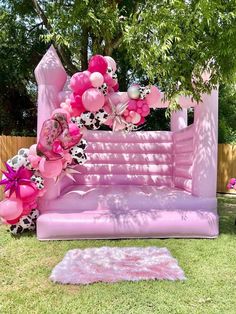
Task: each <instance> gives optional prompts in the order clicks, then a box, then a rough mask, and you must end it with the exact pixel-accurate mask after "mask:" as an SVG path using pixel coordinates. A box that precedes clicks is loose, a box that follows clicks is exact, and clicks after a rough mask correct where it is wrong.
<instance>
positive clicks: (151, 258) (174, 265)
mask: <svg viewBox="0 0 236 314" xmlns="http://www.w3.org/2000/svg"><path fill="white" fill-rule="evenodd" d="M50 279H51V280H52V281H53V282H59V283H63V284H90V283H94V282H118V281H123V280H128V281H138V280H150V279H152V280H153V279H158V280H164V279H166V280H185V279H186V278H185V276H184V272H183V270H182V269H181V268H180V267H179V266H178V262H177V260H176V259H174V258H173V257H172V256H171V254H170V252H169V251H168V250H167V249H166V248H157V247H143V248H142V247H123V248H118V247H101V248H90V249H85V250H80V249H75V250H70V251H68V252H67V253H66V255H65V257H64V258H63V260H62V261H61V262H60V263H59V264H57V265H56V267H55V268H54V269H53V271H52V274H51V276H50Z"/></svg>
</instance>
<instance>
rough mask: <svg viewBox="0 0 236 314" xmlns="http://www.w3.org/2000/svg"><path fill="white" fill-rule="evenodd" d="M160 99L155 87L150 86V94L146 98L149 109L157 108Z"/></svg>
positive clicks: (159, 93)
mask: <svg viewBox="0 0 236 314" xmlns="http://www.w3.org/2000/svg"><path fill="white" fill-rule="evenodd" d="M160 99H161V92H160V91H159V89H158V88H157V87H156V86H151V92H150V94H148V95H147V96H146V103H147V104H148V106H149V107H150V108H158V103H159V102H160Z"/></svg>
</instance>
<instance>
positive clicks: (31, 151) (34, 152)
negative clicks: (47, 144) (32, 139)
mask: <svg viewBox="0 0 236 314" xmlns="http://www.w3.org/2000/svg"><path fill="white" fill-rule="evenodd" d="M29 155H34V156H37V144H33V145H31V146H30V148H29Z"/></svg>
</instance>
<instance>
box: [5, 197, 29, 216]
mask: <svg viewBox="0 0 236 314" xmlns="http://www.w3.org/2000/svg"><path fill="white" fill-rule="evenodd" d="M22 211H23V204H22V201H21V200H20V199H16V198H13V199H10V198H9V199H8V198H7V199H5V200H3V201H1V202H0V217H2V218H3V219H5V220H14V219H17V218H18V217H20V215H21V214H22Z"/></svg>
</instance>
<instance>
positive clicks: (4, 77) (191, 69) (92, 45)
mask: <svg viewBox="0 0 236 314" xmlns="http://www.w3.org/2000/svg"><path fill="white" fill-rule="evenodd" d="M0 20H1V25H2V26H1V34H0V39H1V43H0V45H1V49H0V58H1V66H0V69H1V95H2V96H1V99H0V110H1V113H2V115H4V117H5V116H7V114H6V112H5V111H6V110H5V108H6V104H7V108H9V107H8V106H10V108H11V107H12V109H10V110H13V107H14V108H15V109H16V107H17V106H18V107H20V108H19V110H18V109H17V110H16V111H17V112H20V115H21V118H20V117H19V116H18V117H15V118H14V119H18V120H17V121H18V125H20V124H22V123H23V121H24V119H26V117H27V113H28V112H31V113H32V112H33V110H34V108H35V106H34V102H35V87H34V86H35V85H34V78H33V69H34V67H35V66H36V64H37V63H38V61H39V59H40V58H41V57H42V55H43V53H44V52H45V50H46V48H47V47H48V46H49V44H51V43H53V44H54V46H55V47H56V49H57V52H58V54H59V56H60V58H61V60H62V62H63V64H64V66H65V68H66V69H67V71H68V73H69V74H72V73H74V72H76V71H79V70H84V69H85V68H87V62H88V59H89V57H90V56H91V55H92V54H96V53H99V54H103V55H111V56H112V57H114V59H115V60H117V63H118V65H119V67H118V78H119V82H120V87H121V90H126V88H127V86H128V85H129V83H130V82H133V81H139V82H141V83H143V84H147V83H155V84H157V85H158V86H159V87H160V88H161V89H162V90H164V91H165V92H166V95H167V97H168V98H169V99H170V100H171V101H172V103H173V104H174V102H175V99H176V96H177V95H178V94H179V93H181V94H186V95H191V96H192V97H194V98H195V99H196V100H200V94H201V93H202V92H205V91H209V90H211V89H212V88H214V87H216V85H217V84H219V83H220V84H222V83H224V84H227V83H228V82H230V81H233V80H234V78H235V73H236V54H235V50H236V1H235V0H188V1H187V0H185V1H184V0H162V1H159V0H147V1H140V0H137V1H132V0H126V1H121V0H101V1H92V0H55V1H54V0H31V1H28V0H6V1H4V2H3V1H0ZM206 70H207V71H209V72H210V73H211V76H210V79H209V80H208V81H207V82H204V81H203V79H202V76H201V75H202V73H203V72H204V71H206ZM12 89H13V90H14V93H16V92H17V93H18V94H15V95H16V96H15V97H16V98H17V99H20V95H21V96H25V97H26V98H24V100H22V103H21V104H20V102H18V101H16V100H14V102H13V101H12V100H11V99H12V98H11V97H12V96H11V97H10V94H9V93H10V91H11V90H12ZM13 98H14V97H13ZM26 100H27V101H26ZM10 103H11V104H10ZM20 109H22V111H20ZM4 110H5V111H4ZM30 110H31V111H30ZM31 113H30V114H31ZM155 114H156V113H155ZM24 117H25V118H24ZM6 119H7V118H6ZM22 119H23V120H22ZM1 120H2V119H1ZM31 121H32V119H31ZM151 121H152V119H150V123H151ZM3 124H4V122H1V123H0V132H3V131H4V132H9V130H7V129H6V126H5V127H4V126H3ZM15 125H16V124H15ZM7 126H8V129H9V127H11V126H10V124H9V123H8V124H7ZM156 127H158V126H156ZM31 129H32V128H31Z"/></svg>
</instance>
